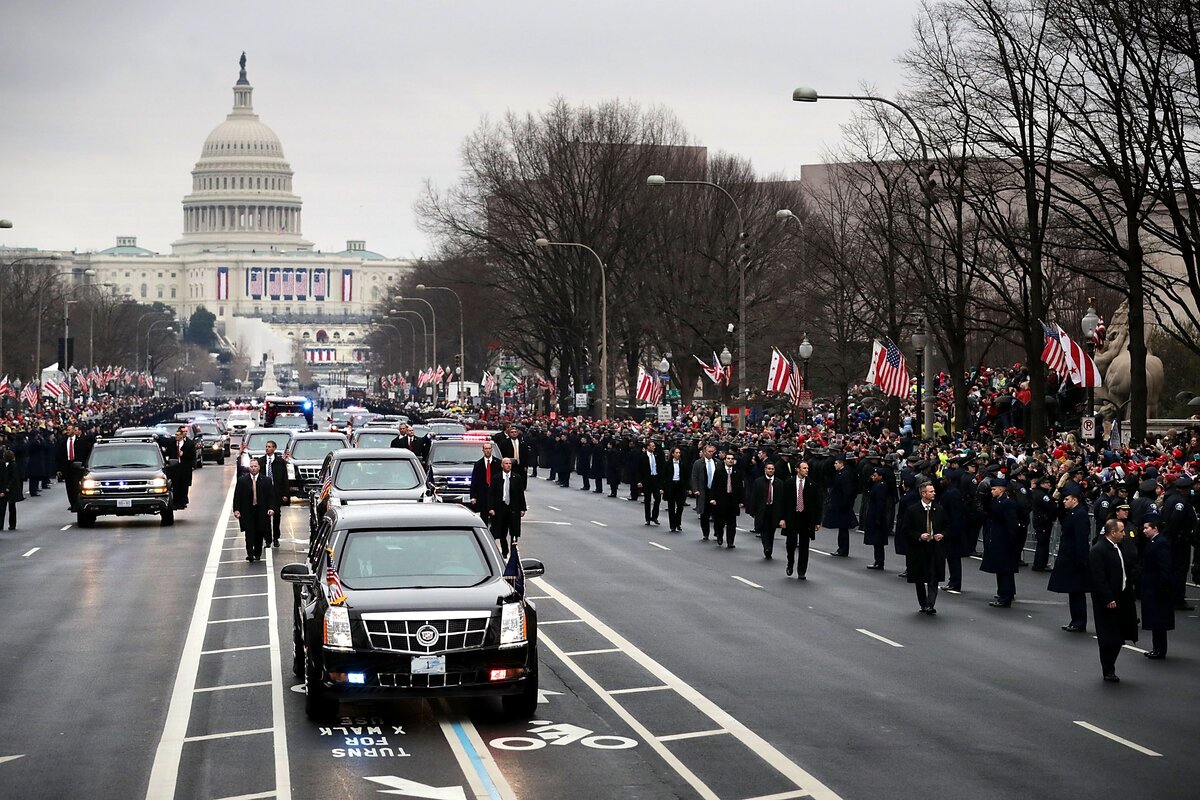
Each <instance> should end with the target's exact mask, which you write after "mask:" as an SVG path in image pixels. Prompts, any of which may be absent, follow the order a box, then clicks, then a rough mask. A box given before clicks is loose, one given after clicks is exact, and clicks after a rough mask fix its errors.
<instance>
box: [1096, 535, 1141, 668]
mask: <svg viewBox="0 0 1200 800" xmlns="http://www.w3.org/2000/svg"><path fill="white" fill-rule="evenodd" d="M1132 566H1133V565H1132V564H1130V563H1128V559H1127V560H1126V564H1125V576H1126V580H1125V588H1124V590H1122V589H1121V555H1119V554H1118V553H1117V548H1116V547H1114V546H1113V543H1112V542H1110V541H1109V540H1108V538H1107V537H1104V536H1102V537H1100V538H1099V539H1098V540H1096V543H1095V544H1094V545H1092V549H1091V550H1089V551H1088V578H1089V580H1090V582H1091V589H1092V617H1093V620H1094V621H1095V624H1096V638H1097V639H1099V640H1100V644H1101V646H1104V647H1118V646H1120V645H1122V644H1124V643H1125V642H1127V641H1129V642H1136V641H1137V638H1138V624H1137V608H1136V607H1135V603H1134V601H1133V587H1132V583H1131V573H1130V569H1131V568H1132ZM1114 600H1115V601H1116V602H1117V607H1116V608H1115V609H1110V608H1108V604H1109V603H1110V602H1112V601H1114Z"/></svg>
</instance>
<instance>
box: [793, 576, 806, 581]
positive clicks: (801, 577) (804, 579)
mask: <svg viewBox="0 0 1200 800" xmlns="http://www.w3.org/2000/svg"><path fill="white" fill-rule="evenodd" d="M796 579H797V580H801V581H806V580H808V578H806V577H804V576H803V575H797V576H796Z"/></svg>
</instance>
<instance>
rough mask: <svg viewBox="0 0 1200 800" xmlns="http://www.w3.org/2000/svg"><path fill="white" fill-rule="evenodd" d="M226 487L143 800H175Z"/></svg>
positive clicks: (229, 497)
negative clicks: (161, 799)
mask: <svg viewBox="0 0 1200 800" xmlns="http://www.w3.org/2000/svg"><path fill="white" fill-rule="evenodd" d="M234 486H235V484H233V483H231V484H230V485H229V491H228V492H226V494H225V502H224V504H223V505H222V507H221V513H220V514H219V515H218V516H217V522H216V525H215V526H214V527H213V539H212V544H211V545H210V546H209V548H208V560H207V561H206V562H205V564H204V573H203V574H202V575H201V577H200V588H199V589H198V590H197V592H196V604H195V606H193V608H192V621H191V624H190V625H189V626H188V632H187V638H186V639H185V640H184V644H183V653H182V654H180V656H179V667H178V669H177V670H176V672H175V687H174V689H173V690H172V691H171V703H170V705H169V706H168V708H167V719H166V722H165V723H164V724H163V733H162V738H160V739H159V741H158V749H157V751H156V752H155V754H154V765H153V767H152V768H151V770H150V782H149V784H148V785H147V786H146V800H157V798H161V797H174V796H175V788H176V786H177V785H178V783H179V762H180V759H181V757H182V755H183V741H184V737H186V736H187V726H188V720H189V718H190V717H191V714H192V694H193V690H194V689H195V688H196V677H197V675H198V674H199V672H200V656H201V655H202V654H203V651H204V637H205V634H206V633H207V631H208V612H209V607H210V606H211V605H212V597H213V591H214V590H215V589H216V581H217V568H218V567H217V561H219V560H220V558H221V548H222V547H223V546H224V545H223V543H224V541H225V540H224V539H223V538H222V534H223V533H224V532H225V520H227V519H228V518H229V515H230V513H231V512H232V511H233V489H234Z"/></svg>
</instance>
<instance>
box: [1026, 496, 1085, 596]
mask: <svg viewBox="0 0 1200 800" xmlns="http://www.w3.org/2000/svg"><path fill="white" fill-rule="evenodd" d="M1053 485H1054V481H1053V479H1052V478H1051V477H1050V476H1049V475H1039V476H1038V478H1037V484H1036V487H1035V488H1034V490H1033V500H1032V502H1033V514H1032V519H1033V535H1034V540H1035V542H1036V544H1035V546H1034V551H1033V571H1034V572H1048V571H1049V567H1048V565H1049V563H1050V534H1051V532H1052V531H1053V530H1054V518H1055V517H1056V516H1057V508H1056V507H1055V504H1054V497H1053V495H1052V494H1051V487H1053ZM1085 603H1086V600H1085ZM1085 607H1086V606H1085Z"/></svg>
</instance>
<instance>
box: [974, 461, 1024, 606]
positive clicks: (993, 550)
mask: <svg viewBox="0 0 1200 800" xmlns="http://www.w3.org/2000/svg"><path fill="white" fill-rule="evenodd" d="M990 489H991V493H992V499H991V502H990V503H988V510H987V521H986V522H985V523H984V526H983V561H982V562H981V563H980V564H979V569H980V571H982V572H991V573H992V574H994V575H995V576H996V596H995V597H993V598H992V600H991V602H989V603H988V605H989V606H992V607H993V608H1010V607H1011V606H1012V602H1013V598H1014V597H1016V596H1017V578H1016V575H1017V571H1018V570H1019V569H1020V567H1021V546H1022V545H1024V543H1025V538H1024V535H1023V533H1022V531H1021V526H1020V522H1019V520H1018V518H1017V504H1016V503H1015V502H1014V501H1013V500H1012V498H1010V497H1009V496H1008V481H1007V480H1006V479H1004V478H1001V477H995V478H992V479H991V481H990Z"/></svg>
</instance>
